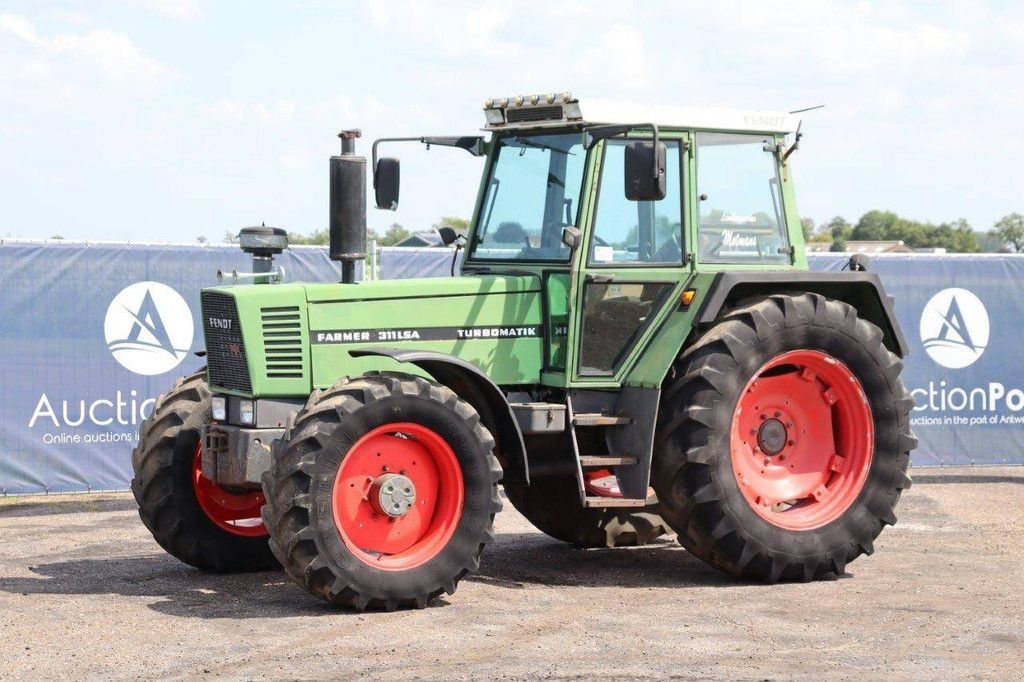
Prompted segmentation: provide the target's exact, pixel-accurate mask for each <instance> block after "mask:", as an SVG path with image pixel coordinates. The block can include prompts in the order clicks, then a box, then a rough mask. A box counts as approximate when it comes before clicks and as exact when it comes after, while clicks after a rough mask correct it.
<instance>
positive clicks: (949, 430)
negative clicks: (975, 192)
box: [0, 242, 1024, 494]
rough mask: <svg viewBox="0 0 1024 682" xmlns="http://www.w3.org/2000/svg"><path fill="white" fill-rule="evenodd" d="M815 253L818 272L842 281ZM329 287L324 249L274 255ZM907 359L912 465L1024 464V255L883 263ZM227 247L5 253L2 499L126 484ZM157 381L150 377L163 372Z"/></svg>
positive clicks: (235, 259) (409, 260)
mask: <svg viewBox="0 0 1024 682" xmlns="http://www.w3.org/2000/svg"><path fill="white" fill-rule="evenodd" d="M450 259H451V252H450V251H448V250H443V249H413V250H405V249H388V248H385V249H381V250H380V260H379V267H380V276H381V278H384V279H388V278H396V277H410V276H419V277H424V276H447V275H448V270H449V267H450V262H451V260H450ZM845 262H846V257H844V256H834V255H827V256H826V255H822V256H814V257H813V258H812V260H811V263H812V269H817V270H838V269H840V268H841V267H842V266H843V265H844V264H845ZM277 264H279V265H281V266H283V267H284V268H285V270H286V272H287V278H288V279H289V280H307V281H310V280H311V281H330V280H337V279H338V277H339V273H338V268H337V266H336V265H335V264H333V263H331V261H330V260H329V259H328V258H327V253H326V249H324V248H319V247H308V248H302V247H300V248H294V249H290V250H289V251H287V252H286V253H285V254H283V255H282V256H281V257H279V258H278V260H277ZM870 267H871V269H872V270H874V271H876V272H878V273H880V274H881V276H882V279H883V281H884V282H885V285H886V287H887V289H888V291H889V293H890V294H892V295H894V296H895V297H896V312H897V315H898V316H899V318H900V322H901V324H902V325H903V330H904V334H905V335H906V337H907V341H908V342H909V344H910V347H911V351H912V354H911V356H910V357H909V358H908V359H907V363H906V371H905V374H904V380H905V381H906V383H907V386H908V387H909V388H910V389H911V390H912V392H913V395H914V398H915V401H916V407H915V410H914V413H913V420H914V430H915V432H916V433H917V435H918V436H919V438H920V441H921V444H920V447H919V449H918V450H917V451H915V453H914V458H913V461H914V463H915V464H917V465H938V464H1006V463H1013V464H1021V463H1024V359H1022V355H1021V353H1020V352H1019V349H1018V347H1017V344H1019V340H1018V335H1017V333H1016V332H1017V330H1018V329H1019V328H1020V320H1021V319H1024V257H1020V256H1002V255H1000V256H933V255H914V256H902V255H900V256H879V257H874V258H872V260H871V264H870ZM218 268H222V269H225V270H231V269H238V270H240V271H247V270H248V269H249V260H248V257H247V256H245V255H244V254H242V253H241V252H240V251H239V250H238V249H237V248H236V247H233V246H220V245H217V246H164V245H137V244H83V243H54V242H49V243H25V242H8V243H3V242H0V273H2V274H0V282H2V289H0V291H2V294H0V386H2V392H0V494H19V493H39V492H66V491H83V490H113V489H124V488H126V487H127V486H128V484H129V482H130V479H131V466H130V461H129V454H130V452H131V449H132V447H134V445H135V435H136V432H137V430H138V425H139V422H140V421H141V420H142V419H143V417H144V415H148V414H149V411H150V410H151V409H152V403H153V400H154V399H155V397H156V396H157V395H159V394H160V393H162V392H163V391H165V390H166V389H167V388H168V387H169V386H170V385H171V384H172V383H173V381H174V379H175V378H177V377H178V376H182V375H185V374H188V373H190V372H192V371H194V370H196V369H197V368H199V367H200V366H201V365H202V364H203V361H202V359H201V358H198V357H196V356H195V355H194V351H197V350H200V349H201V348H202V343H203V342H202V332H201V327H200V324H199V290H200V289H201V288H202V287H204V286H208V285H210V284H212V283H213V282H214V273H215V272H216V271H217V269H218ZM154 372H156V373H154Z"/></svg>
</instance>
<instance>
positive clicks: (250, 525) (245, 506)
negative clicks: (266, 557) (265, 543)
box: [192, 443, 267, 538]
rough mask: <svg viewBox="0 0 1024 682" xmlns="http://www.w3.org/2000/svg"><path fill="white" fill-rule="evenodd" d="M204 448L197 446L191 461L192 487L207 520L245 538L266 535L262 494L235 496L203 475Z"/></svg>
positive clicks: (255, 491)
mask: <svg viewBox="0 0 1024 682" xmlns="http://www.w3.org/2000/svg"><path fill="white" fill-rule="evenodd" d="M202 462H203V446H202V444H201V443H200V444H198V445H196V454H195V457H194V458H193V459H192V488H193V489H194V490H195V493H196V501H197V502H198V503H199V508H200V509H202V510H203V513H204V514H206V517H207V518H208V519H210V521H212V522H213V523H214V525H216V526H217V527H218V528H220V529H221V530H224V531H227V532H228V533H231V534H232V535H238V536H241V537H245V538H259V537H264V536H266V535H267V527H266V526H264V525H263V519H262V518H261V517H260V510H261V509H262V508H263V503H264V502H265V501H266V500H265V499H264V497H263V493H262V492H260V491H258V490H254V491H251V492H242V493H234V492H231V491H229V490H226V489H224V488H222V487H221V486H219V485H217V484H216V483H214V482H213V481H211V480H210V479H208V478H206V477H205V476H203V464H202Z"/></svg>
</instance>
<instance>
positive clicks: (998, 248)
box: [974, 230, 1010, 253]
mask: <svg viewBox="0 0 1024 682" xmlns="http://www.w3.org/2000/svg"><path fill="white" fill-rule="evenodd" d="M974 234H975V238H976V239H977V241H978V250H979V251H981V252H982V253H1003V252H1006V251H1009V250H1010V247H1008V246H1007V245H1006V242H1005V241H1004V240H1003V239H1002V238H1001V237H1000V236H999V235H997V234H996V233H995V230H990V231H988V232H975V233H974Z"/></svg>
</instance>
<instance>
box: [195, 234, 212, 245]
mask: <svg viewBox="0 0 1024 682" xmlns="http://www.w3.org/2000/svg"><path fill="white" fill-rule="evenodd" d="M209 241H210V240H209V239H207V238H206V237H204V236H203V235H199V236H198V237H196V243H197V244H206V243H207V242H209Z"/></svg>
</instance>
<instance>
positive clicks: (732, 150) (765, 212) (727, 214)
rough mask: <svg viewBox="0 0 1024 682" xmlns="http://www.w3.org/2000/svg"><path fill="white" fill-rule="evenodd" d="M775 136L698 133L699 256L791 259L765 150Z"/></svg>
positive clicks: (774, 171) (776, 182) (772, 165)
mask: <svg viewBox="0 0 1024 682" xmlns="http://www.w3.org/2000/svg"><path fill="white" fill-rule="evenodd" d="M766 142H768V143H770V144H769V145H766V144H765V143H766ZM774 142H775V141H774V139H773V138H771V137H770V136H769V137H766V136H764V135H749V134H745V135H741V134H733V133H697V194H698V195H699V196H700V197H701V200H700V221H699V223H698V226H697V235H698V236H697V254H698V258H699V259H700V260H701V261H702V262H705V263H789V262H790V255H789V236H788V234H787V232H786V219H785V212H784V211H783V208H782V193H781V191H780V179H779V175H778V166H777V165H776V162H775V155H774V153H773V152H772V151H770V150H769V151H766V147H770V146H771V145H773V144H774ZM705 197H706V198H705Z"/></svg>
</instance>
